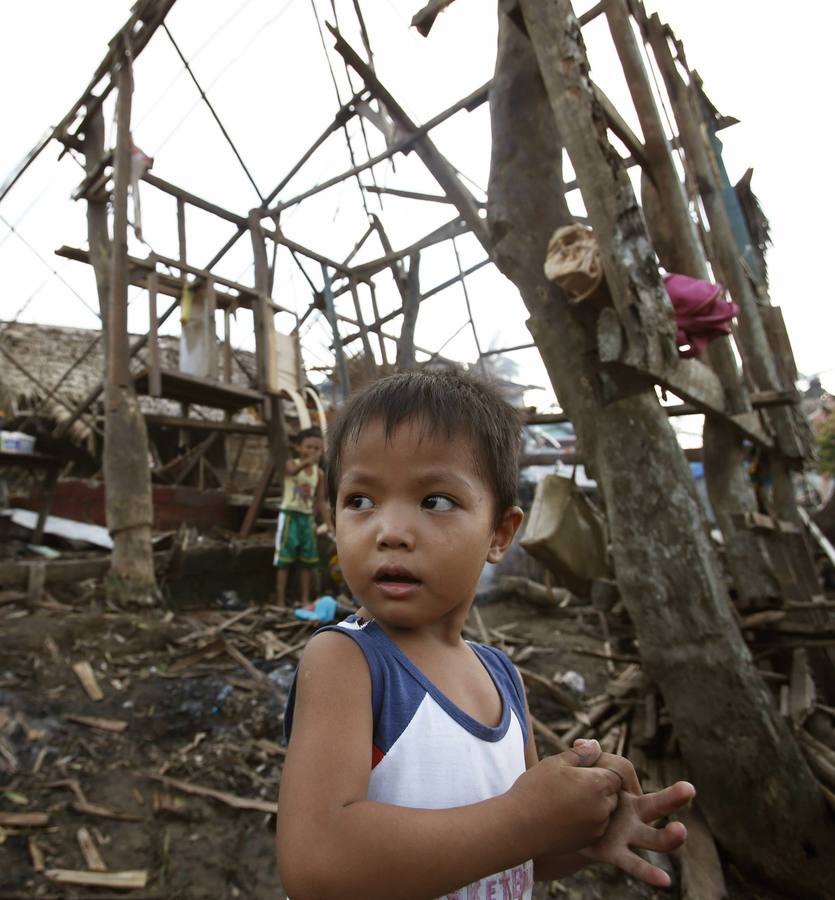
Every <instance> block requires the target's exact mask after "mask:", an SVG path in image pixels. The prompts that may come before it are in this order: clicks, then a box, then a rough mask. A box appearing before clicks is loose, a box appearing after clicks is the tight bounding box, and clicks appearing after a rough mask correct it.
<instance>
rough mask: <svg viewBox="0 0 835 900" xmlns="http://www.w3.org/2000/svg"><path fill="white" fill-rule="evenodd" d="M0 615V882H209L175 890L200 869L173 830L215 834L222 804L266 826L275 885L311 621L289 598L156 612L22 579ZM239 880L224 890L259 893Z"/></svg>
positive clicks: (1, 890) (143, 885)
mask: <svg viewBox="0 0 835 900" xmlns="http://www.w3.org/2000/svg"><path fill="white" fill-rule="evenodd" d="M97 590H98V589H97ZM0 617H2V625H0V628H2V630H3V632H4V634H5V636H6V638H7V640H8V645H9V646H10V653H8V654H7V655H6V658H5V659H4V662H3V666H2V670H0V847H2V848H3V851H4V852H7V853H10V854H11V856H10V860H11V861H10V864H9V865H8V866H7V865H6V864H4V866H3V867H0V868H2V870H3V871H2V872H0V896H2V897H3V898H6V897H12V896H48V897H51V896H65V894H63V893H60V894H58V893H56V894H53V893H48V892H47V893H42V891H44V890H47V888H46V887H45V885H48V884H51V885H54V886H55V887H56V889H58V886H61V889H62V890H63V889H66V888H68V887H69V886H72V887H73V888H74V889H76V890H77V889H82V888H111V889H113V890H119V891H121V890H131V891H144V890H146V889H150V890H151V891H152V893H148V894H145V893H139V894H131V896H142V897H146V896H147V897H167V896H172V895H173V894H172V893H169V891H172V892H174V893H176V895H177V896H187V897H191V896H195V897H196V896H206V895H207V894H205V893H200V892H199V890H198V887H197V886H195V887H194V893H193V894H192V893H189V892H188V890H186V891H185V892H184V893H180V892H179V889H180V881H183V880H184V881H190V880H192V879H193V878H194V873H193V872H192V871H185V870H184V871H181V872H180V873H179V874H178V872H177V871H176V866H175V865H173V864H172V859H173V860H174V862H176V859H177V857H182V855H183V854H182V853H181V848H179V844H180V843H185V842H188V841H194V840H197V838H198V837H200V839H201V843H208V844H209V845H211V844H212V843H213V841H214V839H215V833H216V832H217V840H218V842H220V834H219V832H220V831H221V830H225V831H227V832H228V830H229V829H232V828H234V829H238V828H241V826H239V825H237V824H234V825H233V824H232V823H230V822H229V820H228V818H227V817H228V816H229V815H241V816H251V815H252V813H257V814H260V815H259V816H256V818H255V819H254V820H253V821H251V822H249V823H248V824H247V825H246V826H245V827H243V828H242V831H247V832H249V831H252V832H255V833H256V834H257V835H258V836H259V839H263V843H264V853H265V854H266V856H265V861H264V862H262V863H261V867H262V868H264V869H266V870H268V871H266V872H265V873H263V875H262V876H261V877H262V878H263V879H264V880H265V881H269V883H270V884H271V888H272V890H273V896H274V892H275V887H276V883H277V882H276V876H275V871H274V864H273V862H272V852H271V843H272V835H271V829H272V825H271V822H272V821H273V820H272V818H271V817H272V816H273V814H274V813H275V809H276V793H277V785H278V780H279V774H280V767H281V761H282V759H283V756H284V752H285V751H284V748H283V746H282V745H281V743H280V741H281V715H282V711H283V707H284V702H285V699H286V693H287V689H288V687H289V682H290V679H291V677H292V673H293V670H294V667H295V665H296V662H297V660H298V655H299V653H300V652H301V650H302V649H303V647H304V646H305V644H306V643H307V640H308V638H309V636H310V634H312V631H313V626H311V625H310V624H309V623H306V622H300V621H298V620H296V619H294V618H292V615H291V613H290V611H287V610H277V609H256V608H254V607H248V608H245V609H242V610H239V611H237V612H229V611H223V612H218V611H213V612H212V611H210V612H198V613H191V614H178V615H175V614H174V613H171V612H169V613H167V614H165V615H161V616H160V617H158V618H156V619H155V620H152V619H151V618H150V617H148V616H136V615H131V614H124V613H120V612H113V611H109V610H106V611H102V609H101V608H100V607H99V606H98V605H97V604H96V603H95V602H94V603H93V604H92V605H91V606H90V607H87V608H83V609H80V608H79V606H78V605H72V606H71V605H68V604H66V603H63V602H59V601H58V600H56V599H55V598H53V597H51V596H50V595H49V594H45V595H44V596H43V597H42V599H41V600H40V601H39V602H38V603H36V604H33V603H32V602H31V601H30V600H29V599H28V598H27V597H26V595H25V594H23V593H20V592H6V595H5V596H4V602H3V603H2V604H1V605H0ZM208 807H211V808H208ZM204 809H205V811H204ZM223 810H225V811H226V812H225V813H224V812H223ZM204 820H205V826H204V824H203V823H204ZM206 832H209V833H210V834H209V835H208V836H207V834H206ZM161 835H164V836H165V841H166V842H170V843H171V846H162V847H161V846H160V836H161ZM233 844H235V842H233ZM175 845H176V846H175ZM219 852H220V851H219ZM234 855H235V853H234V851H233V850H232V849H231V848H229V849H227V850H226V851H223V854H222V857H221V856H219V858H218V863H219V866H220V868H221V869H222V868H223V867H224V866H225V867H226V868H227V869H228V868H232V869H234V868H235V865H236V863H235V861H234V859H233V858H234ZM221 862H222V865H221ZM169 867H170V869H171V870H170V871H169ZM185 868H186V869H188V868H189V867H188V866H187V865H186V866H185ZM219 877H222V876H221V875H219V873H218V872H217V871H214V872H213V873H212V874H211V876H209V875H208V874H207V876H206V884H214V885H215V887H216V885H217V884H218V883H220V882H219V881H218V878H219ZM198 881H199V879H198ZM240 883H241V890H240V892H239V893H238V894H234V893H233V894H232V896H261V894H257V893H252V894H250V893H248V892H247V888H246V883H247V878H246V876H245V875H242V876H241V877H240ZM34 887H37V888H38V892H37V894H35V893H27V891H29V890H30V889H33V888H34ZM204 887H205V885H204ZM11 888H15V889H16V890H20V891H22V893H7V891H9V890H10V889H11ZM73 896H93V894H90V895H86V894H75V893H74V894H73ZM95 896H103V895H101V894H95ZM264 896H266V894H265V895H264Z"/></svg>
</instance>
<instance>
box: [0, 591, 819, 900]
mask: <svg viewBox="0 0 835 900" xmlns="http://www.w3.org/2000/svg"><path fill="white" fill-rule="evenodd" d="M607 587H608V588H610V589H609V590H607V589H606V588H607ZM86 589H87V590H88V593H87V594H84V592H83V591H79V590H78V586H76V588H75V593H74V595H73V598H72V600H73V602H72V603H71V604H70V603H68V602H66V601H67V600H68V599H69V597H68V592H69V589H67V588H64V591H65V593H64V594H62V595H61V597H62V599H61V600H58V599H56V598H55V597H53V596H51V595H50V594H49V593H48V592H44V594H43V595H42V596H41V599H40V600H38V601H37V602H33V601H32V600H31V599H29V598H27V596H26V595H25V594H23V593H22V592H6V594H5V595H4V597H3V603H2V604H0V628H2V630H3V632H4V634H5V635H6V644H7V646H8V647H9V648H10V652H9V653H8V654H7V659H6V660H4V664H3V669H2V671H0V845H4V849H5V850H8V851H9V852H10V853H11V854H12V864H11V865H10V866H9V867H8V869H7V872H6V873H4V874H3V876H2V877H0V896H2V897H12V896H34V895H35V894H27V893H25V892H24V893H13V892H12V893H4V891H9V890H12V889H14V890H17V891H26V890H30V889H31V888H33V886H40V888H41V890H43V891H48V890H49V887H48V886H49V885H52V886H53V887H54V888H55V889H64V888H65V887H66V886H73V887H74V888H76V889H83V888H102V887H104V888H107V887H109V888H111V889H114V890H127V889H129V890H131V891H135V892H137V893H134V894H132V896H141V897H164V896H172V895H173V894H172V892H173V891H174V890H175V889H179V888H180V887H183V885H184V882H185V881H187V880H188V879H192V878H193V877H194V870H193V867H191V868H190V867H188V865H187V862H186V860H187V853H188V848H189V847H191V846H192V845H193V842H195V841H199V843H200V846H201V848H203V847H204V846H205V847H210V848H211V850H210V851H206V850H201V856H202V854H203V853H204V852H211V854H212V855H214V854H215V852H216V853H217V854H218V866H219V867H220V868H221V869H223V870H224V872H225V873H226V874H224V875H223V877H228V872H229V871H232V872H234V873H235V875H234V881H235V883H236V884H240V885H241V890H242V893H241V894H240V896H252V897H261V896H265V897H266V896H275V893H274V892H275V887H276V883H277V881H276V878H277V876H276V874H275V870H274V862H273V854H272V846H271V845H272V831H273V828H274V819H273V818H272V817H273V814H274V812H275V809H276V806H275V804H276V794H277V788H278V784H279V781H280V773H281V767H282V764H283V758H284V754H285V750H284V747H283V746H282V740H281V730H282V728H281V717H282V714H283V709H284V704H285V702H286V696H287V691H288V689H289V685H290V681H291V678H292V674H293V671H294V668H295V665H296V663H297V661H298V659H299V657H300V654H301V653H302V651H303V649H304V647H305V646H306V644H307V641H308V640H309V638H310V636H311V635H312V634H313V631H314V626H313V625H311V624H309V623H306V622H299V621H298V620H296V619H295V618H293V617H292V614H291V612H290V611H288V610H280V609H276V608H270V607H261V608H258V607H246V608H244V609H239V610H237V611H230V610H223V611H219V610H208V611H206V610H204V611H199V612H187V613H183V612H178V613H175V612H171V611H169V612H167V613H164V614H163V613H160V614H159V615H158V616H156V617H152V616H150V615H148V614H145V615H136V614H132V613H126V612H121V611H112V610H110V609H109V608H108V607H107V606H103V605H101V604H100V603H99V599H98V598H99V596H100V591H99V589H98V587H97V586H95V585H93V584H92V583H88V585H87V586H86ZM592 597H593V599H592V601H591V602H589V601H585V600H580V599H579V598H577V597H576V596H574V595H573V594H571V593H570V592H568V591H566V590H564V589H561V588H552V587H549V586H546V585H542V584H538V583H536V582H533V581H530V580H529V579H526V578H523V577H520V576H506V577H504V578H498V579H496V580H495V582H494V583H493V584H492V585H491V586H490V588H489V589H488V590H487V591H486V592H485V593H484V595H482V597H481V598H480V601H482V602H481V604H480V605H479V606H474V607H473V610H472V613H471V618H470V621H469V623H468V627H467V630H466V636H467V638H468V639H472V640H476V641H479V642H482V643H489V644H492V645H494V646H497V647H499V648H501V649H502V650H504V651H505V652H506V653H508V655H509V656H510V657H511V658H512V659H513V661H514V663H515V664H516V666H517V667H518V669H519V672H520V674H521V675H522V678H523V680H524V683H525V686H526V689H527V691H528V694H529V702H530V706H531V724H532V727H533V729H534V733H535V736H536V740H537V743H538V745H539V748H540V752H541V753H542V754H548V753H556V752H561V751H562V750H564V749H566V748H567V747H569V746H571V743H572V741H573V740H575V739H576V738H578V737H584V738H589V737H596V738H597V739H598V740H599V741H600V743H601V745H602V746H603V748H604V750H606V751H608V752H612V753H624V754H626V755H627V756H628V757H629V758H630V759H631V760H632V761H633V763H634V764H635V767H636V769H637V770H638V772H639V776H640V777H641V780H642V783H643V784H644V786H645V788H646V789H648V790H649V789H652V788H654V787H658V786H661V785H662V784H666V783H668V782H670V781H671V780H675V779H677V778H681V777H687V773H686V771H685V769H684V765H683V763H682V762H681V758H680V756H679V753H678V745H677V739H676V736H675V734H674V733H673V732H672V729H671V726H670V720H669V716H668V714H667V711H666V709H665V706H664V703H663V700H662V698H661V697H660V695H659V693H658V691H657V689H656V687H655V686H654V685H653V684H652V683H651V681H650V680H649V679H648V678H647V676H646V674H645V673H644V672H643V671H642V669H641V666H640V660H639V651H638V647H637V644H636V641H635V638H634V632H633V629H632V626H631V623H630V621H629V618H628V616H627V614H626V612H625V611H624V608H623V605H622V602H621V601H620V600H619V598H618V597H617V593H616V591H615V590H614V589H613V587H612V586H611V585H606V584H601V585H598V586H596V589H595V591H594V592H593V594H592ZM62 601H63V602H62ZM483 601H488V602H483ZM816 606H820V607H821V608H822V609H825V610H827V611H828V612H829V613H830V614H831V610H832V609H833V608H835V603H832V602H831V601H821V603H820V604H816ZM806 615H808V610H807V609H805V608H804V607H802V606H787V607H785V608H783V609H779V610H764V611H760V612H756V613H753V614H751V615H748V616H745V617H744V618H743V617H738V621H739V625H740V627H741V629H742V631H743V634H744V635H745V636H746V638H747V640H748V645H749V648H750V650H751V653H752V654H753V656H754V658H755V659H756V660H757V664H758V667H759V669H760V671H761V673H762V675H763V678H764V680H765V681H766V684H767V685H768V687H769V689H770V690H771V693H772V696H773V699H774V702H775V703H776V704H778V705H779V707H780V709H781V710H782V712H783V714H784V715H785V716H786V717H787V719H788V720H789V721H790V723H791V724H792V727H793V728H794V729H795V732H796V733H797V735H798V738H799V740H800V742H801V745H802V747H803V749H804V752H805V753H806V755H807V758H808V760H809V764H810V766H811V768H812V770H813V771H814V773H815V775H816V777H817V778H818V781H819V783H820V786H821V791H822V792H823V793H824V795H825V796H826V797H827V799H828V800H829V802H830V803H832V804H833V807H835V728H833V721H832V720H833V718H835V708H833V707H832V706H829V705H827V703H826V702H824V701H825V699H826V698H824V697H822V696H821V695H819V694H818V692H817V690H816V686H815V678H816V663H815V654H816V653H818V652H819V651H818V648H819V647H820V646H821V645H822V644H827V645H833V644H835V629H821V628H819V627H817V628H815V629H814V630H813V629H811V628H810V627H809V626H808V625H807V624H806V622H805V619H804V616H806ZM230 817H234V818H233V819H232V820H230ZM686 817H687V825H688V828H689V830H690V832H691V835H694V836H696V837H697V839H691V841H689V842H688V844H687V847H686V849H685V850H684V851H682V855H681V859H680V862H681V868H682V875H683V880H684V886H685V894H684V895H683V896H698V897H700V898H710V897H713V896H716V897H719V896H723V894H722V892H721V891H719V890H718V889H716V890H714V891H713V893H710V892H707V889H706V888H705V887H704V884H708V885H714V886H715V885H717V884H718V885H722V884H724V881H723V878H724V875H723V871H722V867H721V863H720V858H719V855H718V852H717V850H716V847H715V845H714V842H713V839H712V837H711V835H710V830H709V828H708V826H707V825H706V824H705V822H704V821H703V820H702V818H701V816H700V813H699V811H698V808H694V809H692V810H689V811H688V812H687V813H686ZM230 829H234V830H235V833H238V832H240V833H241V835H242V838H241V840H243V836H244V835H245V836H246V840H247V841H248V842H249V843H250V845H253V844H254V845H257V846H259V847H261V848H262V851H263V859H262V861H261V862H260V863H259V864H258V865H260V867H261V869H262V873H261V875H260V876H259V877H260V878H261V879H262V880H263V884H264V885H265V886H266V885H268V886H269V889H270V890H271V891H272V892H273V893H272V895H270V894H269V893H268V892H267V888H266V887H265V888H264V893H263V894H260V893H258V892H257V891H256V890H255V889H254V888H253V889H252V891H253V892H251V893H247V890H248V889H247V887H246V885H247V883H248V882H247V875H246V873H243V872H242V871H241V869H242V868H243V863H241V862H240V861H239V860H238V859H237V858H236V853H237V851H236V850H235V847H236V846H238V845H237V844H235V843H234V842H233V846H231V847H230V846H227V845H225V844H224V842H225V841H226V840H227V837H228V834H229V833H230ZM181 860H182V861H183V862H182V868H180V865H181V863H180V862H179V861H181ZM224 867H225V869H224ZM218 877H219V874H218V871H217V870H216V869H212V871H210V872H207V874H206V879H207V881H206V883H207V884H208V883H214V884H215V885H216V884H217V883H218V882H217V878H218ZM259 883H260V882H259ZM560 887H562V885H561V886H560ZM621 887H622V886H621ZM558 889H559V888H558ZM619 889H621V888H619ZM189 890H190V889H187V888H185V887H183V892H182V893H177V896H183V897H192V896H194V897H197V896H202V895H200V894H199V893H198V891H197V887H195V889H194V893H189ZM624 890H625V889H624ZM142 891H150V892H151V893H139V892H142ZM688 891H689V893H688ZM699 891H701V892H699ZM37 896H47V897H50V896H64V895H63V894H51V893H48V892H47V893H43V894H40V893H39V894H37ZM74 896H91V897H92V896H93V894H90V895H74ZM618 896H622V897H624V896H629V895H628V894H627V893H622V894H619V895H618Z"/></svg>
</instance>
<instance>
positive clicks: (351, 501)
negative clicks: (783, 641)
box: [345, 494, 374, 511]
mask: <svg viewBox="0 0 835 900" xmlns="http://www.w3.org/2000/svg"><path fill="white" fill-rule="evenodd" d="M373 505H374V504H373V503H372V502H371V498H370V497H365V496H363V495H362V494H352V495H351V496H350V497H347V498H346V500H345V508H346V509H356V510H359V511H363V510H366V509H371V507H372V506H373Z"/></svg>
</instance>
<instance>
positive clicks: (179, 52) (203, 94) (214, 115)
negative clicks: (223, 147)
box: [162, 22, 264, 205]
mask: <svg viewBox="0 0 835 900" xmlns="http://www.w3.org/2000/svg"><path fill="white" fill-rule="evenodd" d="M162 29H163V31H164V32H165V33H166V34H167V35H168V39H169V40H170V41H171V43H172V45H173V47H174V49H175V50H176V51H177V56H179V57H180V59H181V60H182V62H183V66H185V70H186V71H187V72H188V74H189V75H190V76H191V80H192V81H193V82H194V85H195V87H196V88H197V90H198V91H199V92H200V97H201V99H202V100H203V102H204V103H205V104H206V106H207V107H208V110H209V112H210V113H211V114H212V118H214V120H215V122H217V124H218V128H220V130H221V133H222V134H223V136H224V137H225V138H226V142H227V143H228V144H229V146H230V147H231V149H232V152H233V153H234V154H235V158H236V159H237V160H238V162H239V163H240V164H241V168H242V169H243V170H244V174H245V175H246V177H247V178H248V179H249V183H250V184H251V185H252V187H253V188H254V190H255V193H256V194H257V195H258V199H259V200H260V201H261V204H262V205H263V204H264V196H263V194H262V193H261V191H260V190H259V189H258V185H257V184H256V183H255V179H254V178H253V177H252V174H251V173H250V171H249V169H248V168H247V165H246V163H245V162H244V161H243V157H242V156H241V154H240V153H239V152H238V148H237V147H236V146H235V142H234V141H233V140H232V138H231V137H230V136H229V132H228V131H227V130H226V128H225V127H224V125H223V122H221V121H220V116H218V114H217V112H215V108H214V107H213V106H212V104H211V102H210V101H209V98H208V97H207V96H206V92H205V91H204V90H203V88H202V87H201V86H200V82H199V81H198V80H197V78H196V76H195V74H194V72H192V70H191V66H190V65H189V64H188V60H187V59H186V58H185V56H183V51H182V50H180V48H179V47H178V46H177V42H176V41H175V40H174V37H173V35H172V34H171V32H170V31H169V29H168V26H167V25H166V24H165V22H163V23H162Z"/></svg>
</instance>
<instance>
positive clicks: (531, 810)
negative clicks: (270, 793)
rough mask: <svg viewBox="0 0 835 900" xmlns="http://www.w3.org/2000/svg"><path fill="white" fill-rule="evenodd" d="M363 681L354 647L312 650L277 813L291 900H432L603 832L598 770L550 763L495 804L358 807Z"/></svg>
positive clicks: (603, 788)
mask: <svg viewBox="0 0 835 900" xmlns="http://www.w3.org/2000/svg"><path fill="white" fill-rule="evenodd" d="M372 727H373V726H372V711H371V679H370V675H369V672H368V666H367V663H366V661H365V657H364V656H363V654H362V651H361V650H360V649H359V648H358V647H357V646H356V645H355V644H354V642H353V641H352V640H350V639H349V638H346V637H345V636H342V635H338V634H335V633H333V632H325V633H323V634H321V635H318V636H317V637H315V638H314V639H313V640H311V642H310V644H309V645H308V647H307V649H306V650H305V653H304V657H303V659H302V663H301V666H300V669H299V674H298V678H297V682H296V706H295V710H294V715H293V729H292V738H291V740H290V745H289V747H288V750H287V759H286V763H285V766H284V772H283V774H282V778H281V793H280V796H279V803H278V829H277V850H278V862H279V870H280V873H281V877H282V881H283V884H284V887H285V888H286V890H287V892H288V893H289V895H290V896H291V897H293V900H306V898H315V900H328V898H331V897H333V898H344V897H363V898H364V900H377V898H379V900H390V898H392V897H398V898H401V900H409V898H414V900H425V898H426V897H437V896H442V895H444V894H446V893H448V892H450V891H453V890H455V889H456V888H459V887H461V886H463V885H465V884H468V883H470V882H473V881H476V880H477V879H479V878H482V877H484V876H486V875H490V874H492V873H494V872H500V871H502V870H504V869H508V868H511V867H513V866H515V865H518V864H520V863H522V862H524V861H525V860H527V859H531V858H532V857H535V856H537V855H539V854H541V853H543V852H544V851H545V850H547V849H549V848H552V847H554V846H564V847H565V849H566V850H574V849H579V847H582V846H585V845H587V844H589V843H591V842H592V841H593V840H594V839H595V838H596V837H597V836H599V835H601V834H602V833H603V831H604V830H605V827H606V824H607V822H608V818H609V815H610V814H611V811H612V809H613V807H614V803H615V800H614V797H615V796H616V793H617V790H618V788H619V786H620V785H619V781H618V779H617V778H616V777H615V776H614V775H613V774H612V773H611V772H607V771H605V770H603V769H593V768H591V769H581V768H574V767H573V766H576V761H573V760H571V759H569V758H568V757H573V756H575V754H564V756H565V757H566V759H561V758H558V757H553V758H551V759H549V760H546V761H545V762H544V763H542V764H541V765H540V766H537V767H536V768H535V769H534V770H533V771H532V772H528V773H526V774H524V775H522V776H521V778H520V779H519V780H518V781H517V782H516V784H515V785H514V786H513V787H512V788H511V789H510V790H509V791H508V792H507V793H505V794H502V795H500V796H498V797H495V798H493V799H491V800H486V801H484V802H481V803H476V804H473V805H471V806H462V807H456V808H453V809H445V810H430V809H409V808H405V807H398V806H392V805H388V804H382V803H375V802H372V801H369V800H367V799H366V798H367V793H368V784H369V779H370V774H371V747H372Z"/></svg>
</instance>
